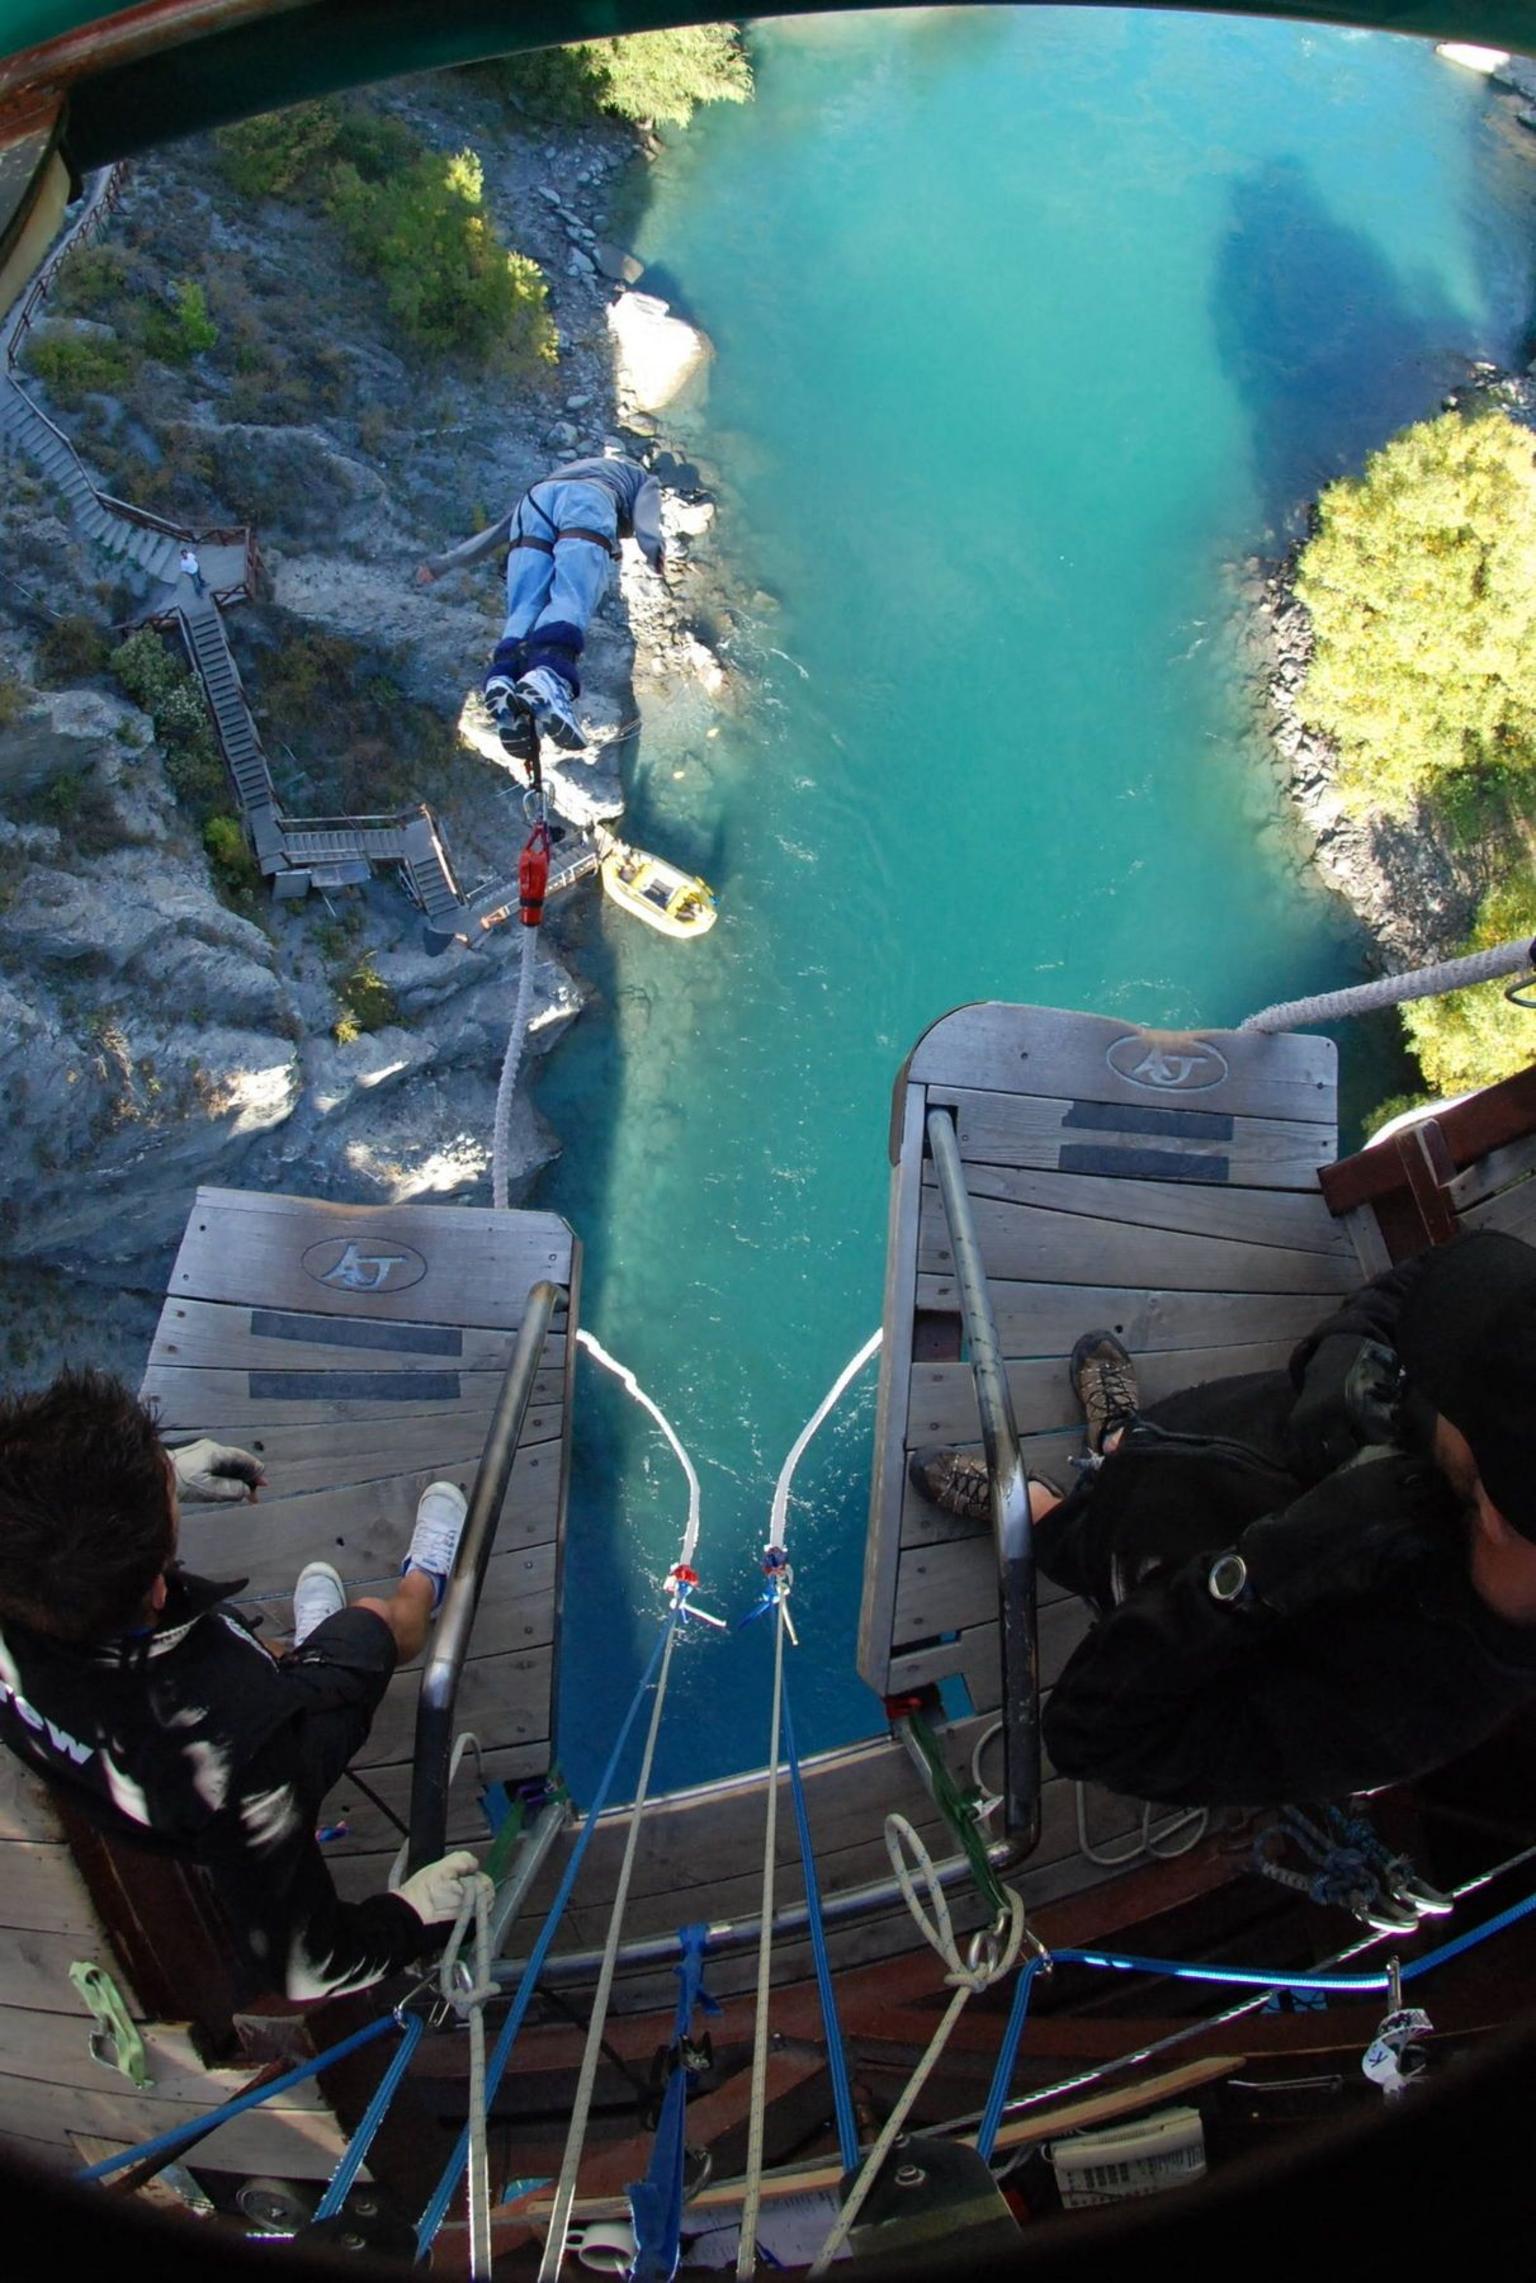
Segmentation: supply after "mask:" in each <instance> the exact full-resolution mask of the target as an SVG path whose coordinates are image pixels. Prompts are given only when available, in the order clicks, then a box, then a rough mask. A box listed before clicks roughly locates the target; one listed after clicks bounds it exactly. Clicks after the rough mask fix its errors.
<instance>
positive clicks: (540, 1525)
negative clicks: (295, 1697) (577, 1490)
mask: <svg viewBox="0 0 1536 2283" xmlns="http://www.w3.org/2000/svg"><path fill="white" fill-rule="evenodd" d="M579 1264H580V1248H579V1246H578V1245H577V1244H576V1242H575V1240H574V1238H573V1237H572V1235H571V1232H570V1230H569V1229H568V1228H567V1226H566V1224H565V1223H564V1222H563V1221H561V1220H559V1219H558V1218H557V1217H556V1216H555V1215H554V1214H551V1213H492V1212H489V1211H486V1210H484V1209H482V1208H479V1207H471V1206H451V1205H426V1206H406V1207H400V1208H396V1207H394V1206H366V1205H363V1206H359V1205H330V1204H317V1203H314V1202H311V1201H309V1200H306V1199H303V1198H296V1197H269V1196H258V1195H254V1194H249V1193H246V1192H244V1191H240V1190H228V1189H202V1190H199V1192H198V1196H197V1202H196V1204H195V1206H194V1208H193V1211H192V1214H191V1217H190V1219H189V1220H188V1222H187V1227H186V1233H185V1235H184V1236H183V1238H182V1243H181V1250H180V1252H179V1254H178V1255H177V1259H176V1265H175V1268H174V1269H173V1271H172V1273H171V1280H170V1289H169V1292H168V1295H167V1298H166V1302H165V1307H164V1310H163V1311H162V1314H161V1318H160V1325H159V1329H158V1331H157V1333H156V1335H155V1342H154V1346H153V1348H152V1350H151V1354H150V1363H149V1369H148V1372H147V1373H146V1375H145V1380H144V1392H145V1394H146V1395H153V1396H154V1397H155V1398H156V1399H157V1400H158V1401H159V1403H160V1405H161V1407H162V1412H163V1418H164V1424H165V1427H166V1430H167V1432H169V1433H171V1434H172V1435H173V1439H174V1437H175V1436H177V1435H179V1436H181V1437H183V1438H185V1437H187V1436H190V1435H192V1434H209V1435H214V1436H217V1437H219V1438H220V1439H221V1440H223V1441H227V1442H233V1443H239V1444H242V1445H244V1446H245V1448H247V1449H249V1450H254V1451H256V1452H257V1453H258V1454H259V1455H260V1457H261V1458H262V1460H263V1462H264V1464H265V1466H266V1470H267V1475H268V1478H269V1487H268V1488H266V1489H265V1490H263V1491H262V1493H261V1496H260V1499H259V1501H258V1502H257V1504H255V1505H254V1506H250V1505H247V1506H238V1507H217V1506H190V1507H188V1508H187V1510H186V1513H185V1515H184V1517H183V1523H182V1551H183V1556H184V1558H185V1560H186V1561H187V1563H188V1565H189V1567H191V1568H193V1569H195V1570H198V1571H200V1572H201V1573H203V1574H204V1575H207V1576H212V1577H229V1576H232V1575H233V1576H240V1575H248V1576H249V1579H250V1584H249V1586H248V1587H247V1588H246V1590H245V1592H244V1594H243V1595H242V1596H241V1606H242V1607H243V1608H245V1609H246V1610H248V1611H249V1612H250V1613H251V1614H253V1615H254V1614H259V1615H260V1616H261V1617H262V1618H263V1620H264V1625H265V1628H266V1630H267V1634H268V1637H269V1638H281V1637H283V1636H285V1635H286V1634H287V1632H288V1629H289V1626H290V1624H291V1606H290V1599H289V1597H290V1595H291V1593H292V1589H293V1582H294V1579H295V1577H296V1576H297V1574H298V1572H299V1570H300V1569H301V1568H302V1566H303V1564H304V1563H305V1562H306V1561H310V1560H316V1559H324V1560H327V1561H330V1562H334V1564H335V1565H336V1567H337V1569H338V1570H340V1572H341V1574H342V1577H343V1578H344V1580H345V1581H346V1584H347V1587H348V1590H349V1591H350V1592H352V1593H353V1594H356V1593H358V1592H360V1591H365V1590H374V1591H378V1590H380V1589H381V1588H382V1589H385V1590H387V1589H388V1587H389V1585H390V1584H391V1583H392V1581H393V1579H394V1577H395V1576H396V1574H397V1572H398V1570H399V1565H400V1560H401V1557H402V1555H403V1554H404V1551H405V1547H406V1542H407V1540H408V1539H409V1536H410V1532H411V1524H412V1521H413V1518H414V1515H415V1510H416V1501H417V1499H418V1497H419V1496H420V1494H421V1492H422V1491H423V1490H424V1489H425V1487H426V1485H427V1484H428V1483H429V1482H432V1481H434V1480H436V1479H437V1478H438V1477H439V1476H441V1477H443V1478H444V1479H446V1480H448V1481H453V1482H458V1483H460V1484H461V1485H462V1486H463V1487H464V1489H465V1490H466V1492H467V1490H468V1489H469V1486H470V1484H471V1482H472V1480H473V1478H474V1471H475V1467H476V1464H477V1462H478V1460H479V1457H480V1452H481V1448H482V1446H483V1444H484V1440H485V1435H486V1431H487V1428H488V1427H489V1425H490V1417H491V1411H492V1407H493V1406H494V1403H495V1400H496V1395H497V1391H498V1389H499V1387H500V1383H501V1375H502V1372H503V1370H504V1369H505V1366H506V1362H507V1359H508V1358H509V1356H510V1355H511V1352H512V1345H513V1340H514V1338H515V1335H516V1331H517V1327H518V1325H519V1323H520V1322H521V1320H522V1315H523V1309H524V1305H525V1302H526V1299H527V1294H528V1290H529V1288H530V1286H531V1285H532V1284H533V1283H535V1282H536V1281H537V1280H538V1279H539V1278H541V1277H547V1278H549V1279H551V1280H552V1281H553V1282H554V1283H555V1284H557V1285H559V1286H561V1287H562V1290H563V1293H564V1295H565V1297H564V1298H563V1300H562V1302H561V1305H560V1307H559V1309H558V1311H557V1314H556V1318H555V1323H554V1326H553V1329H552V1330H551V1333H550V1336H549V1338H548V1340H547V1342H546V1344H545V1349H544V1355H543V1360H542V1368H541V1370H540V1373H539V1376H538V1379H537V1381H536V1383H535V1386H534V1396H533V1405H532V1408H531V1409H530V1411H529V1413H528V1418H527V1421H526V1424H525V1426H524V1430H523V1436H522V1440H521V1442H520V1443H519V1445H518V1451H517V1457H516V1460H515V1462H514V1465H513V1470H512V1480H511V1484H510V1487H509V1489H508V1492H507V1498H506V1502H505V1504H504V1506H503V1508H502V1513H501V1520H500V1523H499V1526H498V1529H497V1535H496V1543H495V1550H494V1552H493V1554H492V1556H491V1563H490V1569H489V1572H488V1575H487V1580H486V1586H485V1593H484V1597H483V1599H482V1602H481V1606H480V1615H479V1619H478V1621H477V1624H476V1628H475V1634H474V1638H473V1641H472V1643H471V1651H470V1657H469V1661H468V1663H467V1665H466V1667H465V1672H464V1681H463V1687H462V1690H461V1694H460V1707H461V1711H462V1715H463V1725H464V1726H466V1727H471V1728H473V1729H474V1731H475V1733H476V1735H477V1736H478V1737H479V1739H480V1743H481V1746H482V1749H483V1765H484V1772H485V1774H486V1775H488V1776H493V1777H500V1778H502V1779H510V1780H513V1781H516V1780H518V1779H519V1778H521V1777H524V1776H529V1775H535V1774H540V1773H542V1772H543V1771H544V1770H545V1769H546V1768H547V1767H548V1766H549V1763H550V1757H551V1752H552V1748H553V1747H552V1737H553V1730H554V1704H555V1677H556V1661H557V1660H556V1644H557V1640H558V1627H559V1614H560V1571H561V1543H562V1538H563V1532H564V1521H565V1492H566V1474H567V1453H568V1450H569V1419H570V1374H571V1367H572V1363H573V1360H574V1346H575V1343H574V1340H573V1339H571V1338H569V1336H568V1335H569V1333H570V1331H571V1329H572V1328H573V1303H574V1300H575V1296H576V1285H577V1281H578V1279H579V1273H580V1269H579ZM418 1682H419V1671H418V1669H417V1668H415V1667H408V1668H406V1669H404V1670H402V1671H401V1672H399V1673H397V1674H396V1676H395V1678H394V1680H393V1681H392V1682H391V1684H390V1687H389V1691H388V1693H387V1695H386V1696H385V1699H384V1702H383V1704H382V1705H381V1706H380V1708H379V1712H378V1714H377V1717H376V1718H375V1720H374V1724H373V1732H372V1734H371V1735H370V1737H369V1739H368V1743H367V1745H366V1747H365V1748H364V1750H363V1751H362V1752H361V1753H360V1754H359V1755H358V1760H357V1766H358V1767H359V1769H360V1770H361V1771H362V1773H363V1775H364V1777H365V1778H366V1780H367V1781H368V1782H369V1784H371V1785H372V1787H373V1788H374V1790H376V1791H377V1792H378V1793H379V1794H380V1795H381V1797H383V1798H384V1799H386V1800H388V1801H389V1803H390V1805H391V1806H392V1807H393V1808H394V1809H395V1811H396V1812H397V1813H398V1814H402V1815H403V1813H404V1811H405V1805H406V1801H407V1799H408V1796H409V1790H410V1759H411V1751H412V1744H413V1737H414V1722H415V1711H416V1695H417V1688H418ZM455 1803H456V1806H455V1814H456V1823H455V1831H456V1834H464V1835H472V1836H477V1837H478V1836H483V1832H484V1823H483V1820H482V1819H481V1818H480V1817H479V1814H478V1811H477V1809H476V1806H475V1787H474V1785H473V1784H472V1783H470V1782H468V1781H467V1780H466V1781H465V1782H464V1783H462V1784H460V1785H457V1786H456V1787H455ZM330 1812H331V1814H332V1816H333V1818H334V1820H338V1821H345V1822H346V1823H347V1825H348V1834H347V1836H346V1837H345V1838H343V1839H341V1840H338V1841H337V1842H335V1843H334V1846H335V1851H336V1853H337V1855H338V1856H344V1855H346V1854H348V1853H350V1852H354V1851H362V1852H364V1853H367V1854H373V1853H374V1852H375V1851H377V1850H378V1849H379V1848H380V1847H381V1846H384V1845H386V1844H387V1846H388V1848H389V1850H390V1851H391V1852H392V1851H393V1848H394V1845H395V1842H396V1834H394V1833H393V1831H391V1830H390V1828H389V1826H388V1825H387V1823H386V1822H385V1819H384V1818H383V1817H382V1816H380V1814H379V1811H378V1810H377V1809H376V1808H374V1807H372V1806H371V1805H370V1804H369V1803H368V1802H367V1801H366V1800H365V1799H364V1798H363V1797H362V1795H361V1794H360V1793H358V1792H357V1791H356V1788H355V1787H353V1786H349V1785H346V1784H343V1785H341V1786H339V1787H338V1789H337V1791H336V1793H335V1794H334V1795H333V1797H332V1801H331V1807H330Z"/></svg>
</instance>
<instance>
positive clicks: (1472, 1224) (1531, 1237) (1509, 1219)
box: [1461, 1177, 1536, 1244]
mask: <svg viewBox="0 0 1536 2283" xmlns="http://www.w3.org/2000/svg"><path fill="white" fill-rule="evenodd" d="M1461 1221H1462V1226H1463V1227H1464V1228H1467V1229H1502V1230H1503V1231H1504V1232H1505V1234H1506V1235H1507V1236H1511V1237H1523V1238H1524V1239H1525V1241H1526V1243H1527V1244H1536V1177H1532V1178H1527V1179H1526V1180H1524V1181H1517V1182H1515V1183H1514V1184H1513V1186H1512V1187H1510V1188H1508V1189H1501V1190H1498V1191H1497V1192H1496V1193H1495V1194H1494V1195H1493V1196H1491V1197H1484V1198H1482V1199H1481V1200H1480V1201H1479V1202H1478V1203H1477V1204H1475V1205H1468V1206H1467V1207H1466V1208H1465V1209H1464V1211H1463V1212H1462V1215H1461Z"/></svg>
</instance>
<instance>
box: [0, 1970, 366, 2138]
mask: <svg viewBox="0 0 1536 2283" xmlns="http://www.w3.org/2000/svg"><path fill="white" fill-rule="evenodd" d="M70 1995H71V1997H73V1996H74V1992H73V1991H72V1990H71V1992H70ZM99 2074H100V2079H101V2087H102V2089H101V2090H97V2091H89V2092H88V2091H86V2090H85V2089H84V2088H83V2087H81V2086H78V2085H48V2084H43V2083H41V2082H39V2080H38V2079H36V2078H33V2077H7V2076H3V2075H0V2133H9V2132H10V2131H11V2130H12V2129H13V2128H14V2129H15V2130H16V2131H19V2132H22V2133H26V2134H29V2135H31V2136H32V2137H34V2138H37V2139H42V2138H45V2137H46V2138H50V2139H51V2138H54V2137H56V2138H57V2139H58V2140H59V2141H60V2142H61V2143H62V2142H63V2141H64V2139H65V2135H66V2134H68V2133H70V2132H85V2133H94V2134H99V2135H101V2136H103V2137H105V2138H108V2139H113V2140H120V2141H122V2142H124V2143H125V2144H128V2145H132V2144H133V2143H134V2142H137V2141H140V2140H144V2139H147V2138H148V2137H149V2135H150V2134H151V2133H154V2132H166V2131H168V2130H169V2129H170V2127H171V2126H172V2125H175V2124H190V2123H191V2122H192V2120H193V2119H194V2117H197V2116H199V2115H201V2114H203V2113H204V2111H206V2110H207V2109H208V2108H209V2106H210V2105H211V2103H210V2101H209V2099H208V2098H206V2097H205V2098H204V2099H202V2100H198V2101H156V2100H154V2099H153V2098H152V2097H151V2096H150V2095H148V2094H145V2093H138V2092H135V2091H134V2089H133V2087H132V2086H131V2085H129V2084H128V2082H127V2080H126V2079H119V2080H118V2083H120V2084H121V2087H122V2090H121V2091H113V2090H112V2086H113V2079H112V2078H111V2077H110V2076H109V2075H108V2073H107V2071H106V2070H105V2069H103V2070H101V2071H100V2072H99ZM247 2082H249V2079H247ZM345 2147H346V2135H345V2134H344V2133H343V2132H342V2129H341V2127H340V2125H339V2124H338V2123H337V2122H336V2119H335V2118H334V2117H333V2116H332V2115H331V2114H330V2112H329V2111H328V2110H322V2109H314V2110H306V2109H277V2110H273V2111H271V2112H270V2113H268V2112H267V2110H266V2109H265V2107H262V2108H257V2109H251V2110H249V2111H247V2113H246V2114H245V2115H244V2116H241V2117H236V2118H234V2119H233V2120H232V2122H230V2123H229V2124H223V2125H220V2126H219V2128H218V2131H217V2132H215V2133H211V2134H210V2135H209V2137H208V2139H207V2140H205V2141H204V2142H202V2144H201V2145H200V2146H199V2148H198V2151H197V2162H198V2163H199V2164H202V2165H206V2166H209V2167H210V2168H216V2169H218V2170H220V2171H230V2172H238V2173H258V2174H266V2175H276V2176H278V2177H281V2178H298V2179H310V2180H319V2179H324V2178H326V2177H327V2176H328V2174H329V2173H330V2172H331V2170H332V2169H333V2168H334V2166H335V2163H336V2159H337V2158H338V2156H340V2154H341V2153H342V2151H343V2149H344V2148H345Z"/></svg>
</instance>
